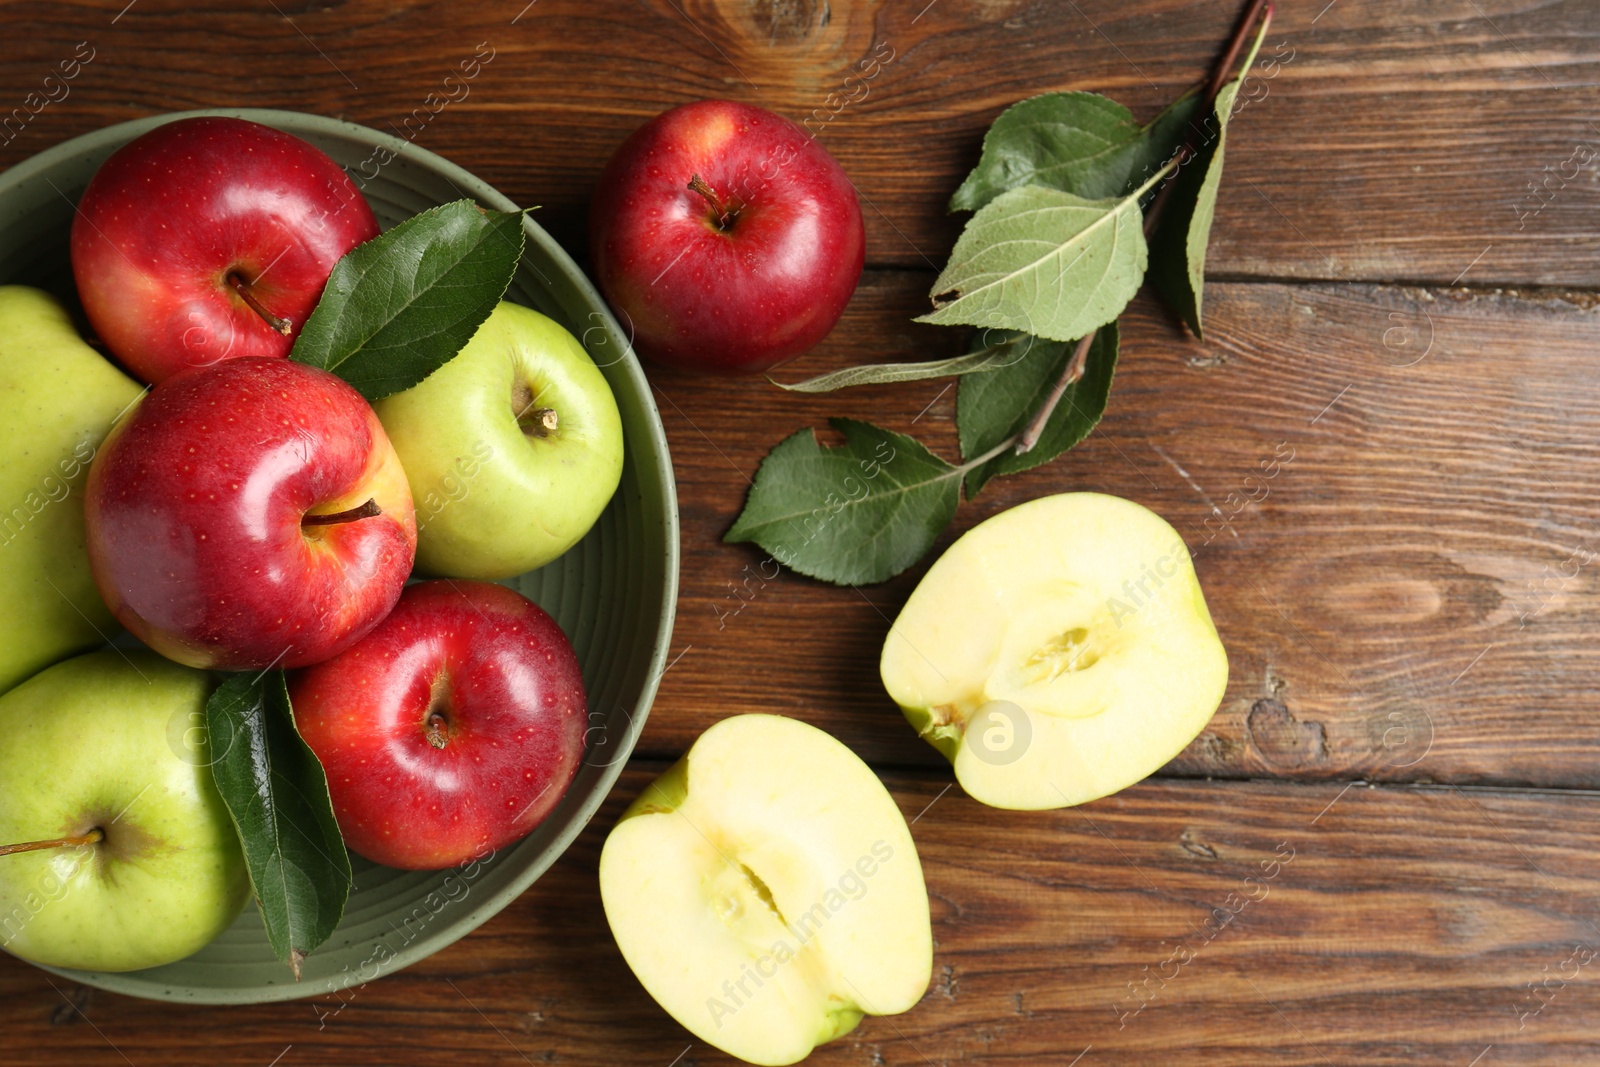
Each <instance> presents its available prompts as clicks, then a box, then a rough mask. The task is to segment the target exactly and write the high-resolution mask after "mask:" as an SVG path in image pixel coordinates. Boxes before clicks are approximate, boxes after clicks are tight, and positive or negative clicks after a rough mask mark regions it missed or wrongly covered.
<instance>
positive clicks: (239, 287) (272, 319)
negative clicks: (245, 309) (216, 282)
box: [228, 270, 294, 337]
mask: <svg viewBox="0 0 1600 1067" xmlns="http://www.w3.org/2000/svg"><path fill="white" fill-rule="evenodd" d="M228 284H229V285H231V286H233V291H234V292H236V293H238V294H239V299H240V300H243V301H244V302H245V304H246V305H248V306H249V308H250V310H251V311H254V312H255V313H256V314H257V315H260V316H261V319H262V321H263V322H265V323H266V324H267V325H268V326H270V327H272V328H273V329H274V330H276V331H277V332H278V333H281V334H283V336H285V337H288V336H289V335H290V334H291V333H293V332H294V323H292V322H290V321H289V320H288V319H283V318H279V317H278V316H277V315H274V314H273V313H272V312H270V311H268V310H267V309H266V307H265V306H263V305H262V303H261V301H259V300H257V299H256V295H255V294H254V293H252V292H251V291H250V283H249V282H248V281H246V280H245V277H244V275H242V274H240V273H239V272H238V271H236V270H230V271H229V272H228Z"/></svg>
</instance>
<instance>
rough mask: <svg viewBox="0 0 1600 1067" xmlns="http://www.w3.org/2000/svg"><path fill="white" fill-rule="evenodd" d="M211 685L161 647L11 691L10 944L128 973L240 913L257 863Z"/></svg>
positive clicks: (106, 657)
mask: <svg viewBox="0 0 1600 1067" xmlns="http://www.w3.org/2000/svg"><path fill="white" fill-rule="evenodd" d="M210 690H211V683H210V681H209V679H208V677H207V676H206V675H205V674H204V673H202V672H200V671H195V670H191V669H189V668H187V667H180V666H178V665H177V664H176V663H172V662H170V661H168V660H164V659H162V658H161V657H159V656H157V655H155V654H154V653H152V652H145V651H143V650H139V651H129V652H126V653H125V652H123V651H122V650H120V649H106V650H102V651H99V652H91V653H89V654H88V655H84V656H79V657H77V658H75V659H70V660H67V661H65V662H63V663H58V664H56V665H55V666H54V667H51V668H49V669H48V670H46V671H44V672H42V673H40V674H37V675H35V676H34V677H32V678H30V679H28V680H27V681H26V682H23V683H22V684H21V685H19V686H17V687H16V688H15V689H13V690H11V691H10V692H9V693H7V694H6V695H5V696H3V697H0V845H3V846H6V848H7V849H12V850H13V851H11V852H10V854H5V850H0V944H3V945H4V947H5V948H6V949H7V950H8V951H10V952H12V953H14V954H16V955H18V956H21V957H22V958H23V959H25V960H31V961H33V962H34V963H42V964H45V965H47V966H52V967H73V968H81V969H85V970H92V971H131V970H137V969H139V968H143V967H155V966H158V965H160V964H163V963H170V962H172V961H173V960H179V959H182V958H183V957H185V956H188V955H189V954H191V953H193V952H195V951H196V950H198V949H200V948H201V947H202V946H204V945H205V944H206V943H207V942H209V941H210V940H211V939H212V938H213V937H215V936H216V935H217V934H219V933H221V932H222V931H223V930H224V929H226V928H227V926H228V924H229V923H231V922H233V920H234V918H235V917H237V916H238V914H239V912H240V910H241V909H242V908H243V907H244V903H245V900H246V899H247V898H248V896H249V890H250V877H249V873H248V871H247V869H246V867H245V862H244V854H243V853H242V852H241V851H240V847H239V838H238V835H237V834H236V833H235V831H234V829H233V823H232V822H231V821H229V818H228V812H227V809H226V808H225V807H224V806H223V803H222V798H221V797H220V796H219V795H218V794H217V790H216V787H215V786H214V785H213V784H212V782H211V768H210V762H209V759H208V753H207V751H206V748H205V744H204V740H203V731H202V730H200V729H199V726H200V724H202V723H204V722H205V719H204V717H203V711H204V708H205V702H206V696H207V695H208V694H209V692H210ZM197 739H198V740H197ZM17 845H30V846H32V847H31V848H29V849H28V850H26V851H16V850H15V846H17Z"/></svg>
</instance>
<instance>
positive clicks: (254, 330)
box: [72, 116, 378, 382]
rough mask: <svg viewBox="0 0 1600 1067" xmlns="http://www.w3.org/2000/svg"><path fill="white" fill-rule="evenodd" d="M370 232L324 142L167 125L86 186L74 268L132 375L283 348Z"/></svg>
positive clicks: (157, 374)
mask: <svg viewBox="0 0 1600 1067" xmlns="http://www.w3.org/2000/svg"><path fill="white" fill-rule="evenodd" d="M377 234H378V223H377V220H376V219H374V218H373V215H372V209H371V207H369V206H368V204H367V202H366V200H365V199H364V198H363V197H362V195H361V191H360V190H359V189H357V188H356V186H355V183H354V182H352V181H351V180H350V178H349V176H348V175H346V174H345V172H344V171H343V170H342V169H341V168H340V166H339V165H338V164H337V163H335V162H334V161H333V160H331V159H329V158H328V157H327V156H326V155H325V154H323V153H322V152H321V151H320V150H319V149H317V148H315V147H314V146H312V145H310V144H307V143H306V142H305V141H302V140H301V139H300V138H298V137H295V136H292V135H291V134H287V133H284V132H282V131H281V130H275V129H273V128H272V127H270V126H263V125H262V124H261V123H259V122H248V121H246V120H244V119H236V118H227V117H223V116H204V117H197V118H187V119H178V120H176V121H174V122H168V123H164V124H163V125H160V126H157V127H156V128H155V129H153V130H150V131H149V132H148V133H145V134H142V135H140V136H139V137H136V138H135V139H133V140H132V141H129V142H128V143H127V144H125V145H123V146H122V147H121V148H119V149H118V150H117V151H116V152H114V153H112V154H111V156H110V157H109V158H108V159H107V160H106V161H105V163H103V164H101V166H100V169H99V170H98V171H96V172H95V175H94V178H93V179H91V180H90V182H89V186H88V188H87V189H86V190H84V194H83V198H82V200H80V201H79V203H78V212H77V214H76V215H75V216H74V218H73V223H72V272H73V275H74V277H75V278H76V280H77V283H78V296H79V298H80V299H81V300H82V301H83V309H84V311H85V313H86V314H87V315H88V316H89V322H90V323H91V324H92V325H93V326H94V329H95V332H96V333H97V334H98V335H99V336H100V339H101V340H102V341H104V342H105V344H106V347H108V348H109V349H110V350H111V353H112V354H113V355H114V356H116V358H117V359H118V360H119V361H120V362H121V363H122V365H123V366H124V367H126V368H127V369H128V370H129V371H131V372H132V373H133V375H134V376H135V377H137V378H141V379H143V380H144V381H147V382H161V381H164V380H166V379H167V378H169V377H171V376H172V375H173V374H175V373H177V372H178V371H180V370H182V369H184V368H185V367H191V366H205V365H208V364H211V363H216V362H218V361H220V360H224V359H236V358H240V357H244V356H287V355H288V354H289V349H290V348H291V347H292V346H293V344H294V339H295V338H296V337H297V336H298V335H299V332H300V328H301V327H302V326H303V325H304V324H305V321H306V318H307V317H308V316H310V314H311V310H312V308H314V307H316V304H317V301H318V300H319V299H320V298H321V296H322V290H323V287H324V286H326V285H327V282H328V275H329V274H330V273H331V272H332V270H333V266H334V264H335V263H337V262H338V261H339V258H340V257H341V256H343V255H344V254H345V253H346V252H348V251H350V249H352V248H354V247H355V246H356V245H358V244H361V243H362V242H363V241H367V240H370V239H371V238H373V237H376V236H377Z"/></svg>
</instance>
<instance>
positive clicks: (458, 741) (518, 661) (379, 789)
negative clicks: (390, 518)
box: [289, 580, 587, 870]
mask: <svg viewBox="0 0 1600 1067" xmlns="http://www.w3.org/2000/svg"><path fill="white" fill-rule="evenodd" d="M289 698H290V702H291V703H292V704H293V706H294V719H295V724H296V725H297V726H298V727H299V728H300V735H301V736H302V737H304V738H305V740H306V744H308V745H310V746H311V750H312V751H313V752H315V753H316V754H317V758H318V759H320V760H321V761H322V767H323V770H324V771H326V772H327V775H328V792H329V793H330V794H331V795H332V797H333V813H334V816H335V817H336V818H337V819H338V821H339V830H340V832H341V833H342V834H343V835H344V839H345V842H346V843H347V844H348V845H349V846H350V847H351V848H352V849H354V850H355V851H356V852H359V853H360V854H361V855H363V856H365V857H367V859H369V860H372V861H374V862H376V863H382V864H385V865H387V866H390V867H403V868H407V869H410V870H437V869H439V868H443V867H453V866H455V865H457V864H460V863H464V862H466V861H467V860H469V859H472V858H473V857H475V856H481V855H483V854H484V853H485V852H487V851H488V850H490V849H499V848H503V847H505V846H506V845H509V844H511V843H512V842H513V841H516V840H518V839H519V838H521V837H523V836H525V835H526V834H527V833H528V832H529V831H530V830H532V829H533V828H534V827H535V826H537V825H538V824H539V823H540V822H541V821H542V820H543V819H544V817H545V816H546V815H548V814H550V812H551V811H552V810H553V809H554V808H555V806H556V804H557V803H558V802H559V801H560V800H561V797H562V795H563V794H564V793H565V792H566V790H567V786H568V785H570V784H571V782H572V778H573V776H574V775H575V774H576V773H577V771H578V764H579V762H580V761H581V760H582V758H583V734H584V725H585V720H586V714H587V705H586V703H585V701H584V695H583V676H582V674H581V673H579V670H578V658H577V656H575V655H574V654H573V651H572V646H571V645H570V644H568V643H567V638H566V635H564V634H563V633H562V632H561V628H560V627H559V626H557V625H556V623H555V620H554V619H552V618H551V617H550V616H549V615H546V614H545V613H544V612H543V611H542V610H540V609H539V607H538V606H537V605H536V604H534V603H533V602H532V601H530V600H528V599H526V598H525V597H523V596H521V595H519V594H517V593H515V592H513V591H512V590H510V589H507V588H505V587H504V586H499V585H490V584H488V583H486V582H468V581H449V580H444V581H434V582H422V583H420V584H417V585H412V586H409V587H408V588H407V589H406V591H405V593H404V595H402V596H401V597H400V603H399V604H398V605H396V607H395V609H394V612H393V613H392V614H390V616H389V617H388V618H386V619H384V620H383V622H381V623H379V624H378V627H377V629H375V630H373V631H372V632H371V633H370V634H368V635H367V636H366V637H364V638H363V639H362V640H361V641H360V642H359V643H358V644H356V645H355V647H353V648H351V649H349V650H348V651H346V652H343V653H341V654H340V655H338V656H337V657H335V658H333V659H331V660H328V661H327V662H326V663H319V664H317V665H316V666H315V667H308V668H307V669H305V670H303V671H299V672H297V673H296V674H294V675H293V676H291V678H290V683H289Z"/></svg>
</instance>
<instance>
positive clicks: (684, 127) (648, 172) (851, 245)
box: [589, 100, 866, 374]
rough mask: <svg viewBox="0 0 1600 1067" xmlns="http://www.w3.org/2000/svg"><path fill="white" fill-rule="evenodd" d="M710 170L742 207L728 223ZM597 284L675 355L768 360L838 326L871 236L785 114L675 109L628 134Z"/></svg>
mask: <svg viewBox="0 0 1600 1067" xmlns="http://www.w3.org/2000/svg"><path fill="white" fill-rule="evenodd" d="M696 176H698V177H699V178H701V179H703V180H704V182H705V183H706V184H707V185H708V186H709V187H710V189H711V190H712V192H714V193H715V194H716V197H717V198H718V199H719V200H721V201H722V203H723V204H724V206H725V207H728V208H730V209H731V210H732V213H733V218H732V221H731V224H730V225H729V227H728V229H726V230H723V229H721V228H720V227H719V225H718V218H719V214H718V212H717V210H716V209H715V208H713V207H712V204H711V201H709V200H708V199H707V198H706V197H705V196H703V195H701V194H700V193H698V192H695V191H694V190H692V189H690V188H689V182H690V180H691V179H693V178H695V177H696ZM589 220H590V226H589V247H590V254H591V256H592V258H593V263H594V270H595V277H596V280H597V281H598V282H599V285H600V289H601V291H602V292H603V293H604V294H605V297H606V299H607V300H608V301H609V302H610V303H611V306H612V307H613V308H614V309H615V310H616V311H617V313H618V315H619V317H621V318H622V320H623V326H624V328H625V329H631V330H632V331H633V344H634V348H635V349H636V350H637V351H638V352H639V353H640V354H641V355H643V356H645V357H647V358H649V359H651V360H653V361H655V362H657V363H661V364H665V365H667V366H671V367H678V368H682V369H686V370H692V371H707V372H711V373H715V374H747V373H754V372H757V371H763V370H766V369H768V368H770V367H772V366H775V365H776V364H779V363H782V362H783V361H785V360H788V359H793V358H794V357H795V356H798V355H800V354H801V353H802V352H804V351H806V350H807V349H809V348H811V347H812V346H813V345H815V344H816V343H817V342H818V341H820V340H822V338H823V337H824V336H825V335H826V334H827V333H828V331H829V330H831V329H833V326H834V324H835V323H836V322H838V321H839V316H840V314H841V313H842V312H843V311H844V307H845V304H846V303H848V302H849V300H850V295H851V293H853V292H854V291H855V287H856V282H857V281H858V280H860V277H861V267H862V263H863V262H864V260H865V255H866V233H865V230H864V228H863V226H862V223H861V206H860V204H859V203H858V202H857V200H856V192H855V187H854V186H852V185H851V184H850V179H849V178H847V177H846V176H845V173H844V170H843V169H842V168H840V166H839V164H838V163H837V162H835V160H834V159H833V157H832V156H830V155H829V154H828V153H827V151H826V150H825V149H823V147H822V146H821V145H820V144H818V143H817V142H816V140H815V139H814V138H812V137H810V136H809V135H807V134H806V133H805V132H804V131H803V130H801V129H800V128H799V127H798V126H796V125H795V124H794V123H792V122H790V121H789V120H788V119H786V118H784V117H783V116H781V115H775V114H773V113H772V112H770V111H766V110H763V109H762V108H758V107H752V106H751V105H749V104H740V103H735V102H733V101H728V100H703V101H700V102H698V103H693V104H685V105H683V106H682V107H676V108H673V109H672V110H670V111H667V112H664V113H662V114H660V115H658V116H656V117H655V118H654V119H651V120H650V121H649V122H648V123H646V124H645V125H644V126H642V127H641V128H640V129H638V130H636V131H635V132H634V133H633V135H632V136H630V137H629V138H628V139H627V140H626V141H624V142H623V143H622V146H621V147H620V148H618V149H617V152H616V154H615V155H613V156H612V157H611V161H610V162H609V163H608V164H607V165H606V168H605V171H604V172H603V173H602V174H601V176H600V183H599V187H598V188H597V189H596V191H595V195H594V200H593V202H592V204H591V206H590V209H589Z"/></svg>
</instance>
